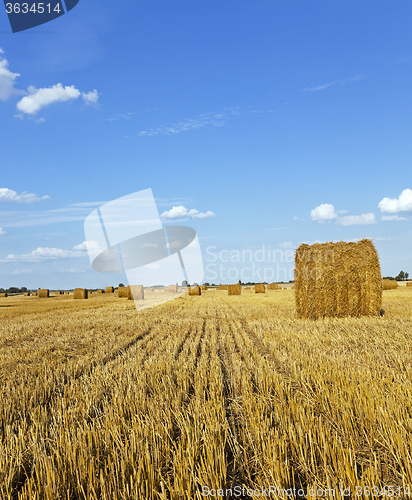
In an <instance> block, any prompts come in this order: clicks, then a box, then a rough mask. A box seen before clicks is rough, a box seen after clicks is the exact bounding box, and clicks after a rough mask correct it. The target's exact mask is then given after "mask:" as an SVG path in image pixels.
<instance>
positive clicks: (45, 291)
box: [37, 288, 50, 298]
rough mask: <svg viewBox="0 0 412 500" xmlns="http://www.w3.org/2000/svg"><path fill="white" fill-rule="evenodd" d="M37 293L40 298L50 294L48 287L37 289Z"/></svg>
mask: <svg viewBox="0 0 412 500" xmlns="http://www.w3.org/2000/svg"><path fill="white" fill-rule="evenodd" d="M37 295H38V296H39V297H40V298H45V297H49V296H50V293H49V289H48V288H42V289H41V290H39V291H38V292H37Z"/></svg>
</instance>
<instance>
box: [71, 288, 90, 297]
mask: <svg viewBox="0 0 412 500" xmlns="http://www.w3.org/2000/svg"><path fill="white" fill-rule="evenodd" d="M73 298H74V299H87V298H88V292H87V288H75V289H74V292H73Z"/></svg>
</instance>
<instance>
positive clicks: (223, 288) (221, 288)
mask: <svg viewBox="0 0 412 500" xmlns="http://www.w3.org/2000/svg"><path fill="white" fill-rule="evenodd" d="M227 287H228V285H219V288H218V290H227Z"/></svg>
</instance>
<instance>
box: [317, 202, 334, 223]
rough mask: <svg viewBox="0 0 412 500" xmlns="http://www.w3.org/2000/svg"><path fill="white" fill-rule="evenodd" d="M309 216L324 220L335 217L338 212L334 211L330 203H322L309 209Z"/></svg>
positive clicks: (319, 220)
mask: <svg viewBox="0 0 412 500" xmlns="http://www.w3.org/2000/svg"><path fill="white" fill-rule="evenodd" d="M310 216H311V218H312V220H316V221H318V222H325V221H330V220H334V219H336V218H337V216H338V214H337V213H336V211H335V207H334V206H333V205H331V204H330V203H322V205H319V206H318V207H316V208H314V209H313V210H311V212H310Z"/></svg>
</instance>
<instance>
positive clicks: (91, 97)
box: [82, 89, 99, 105]
mask: <svg viewBox="0 0 412 500" xmlns="http://www.w3.org/2000/svg"><path fill="white" fill-rule="evenodd" d="M82 98H83V101H84V102H85V103H86V104H89V105H93V104H97V101H98V100H99V93H98V92H97V90H96V89H94V90H93V91H91V92H83V93H82Z"/></svg>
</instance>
